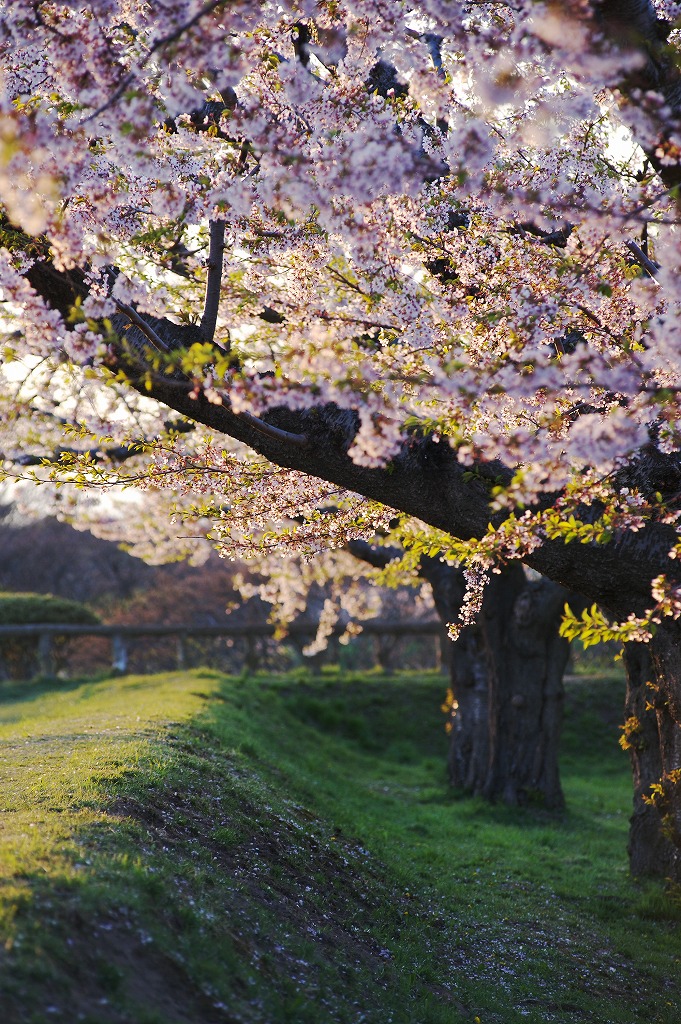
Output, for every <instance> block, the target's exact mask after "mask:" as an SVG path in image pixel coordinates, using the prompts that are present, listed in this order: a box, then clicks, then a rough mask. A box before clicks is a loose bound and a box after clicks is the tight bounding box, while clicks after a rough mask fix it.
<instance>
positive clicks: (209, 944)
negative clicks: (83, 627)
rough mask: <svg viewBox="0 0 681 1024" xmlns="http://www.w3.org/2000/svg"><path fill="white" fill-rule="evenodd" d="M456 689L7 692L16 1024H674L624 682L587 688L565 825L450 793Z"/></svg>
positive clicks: (0, 867)
mask: <svg viewBox="0 0 681 1024" xmlns="http://www.w3.org/2000/svg"><path fill="white" fill-rule="evenodd" d="M442 691H443V684H442V680H441V679H440V678H437V677H435V676H431V677H424V678H422V679H415V678H407V677H400V676H398V677H394V678H390V679H388V678H386V677H382V676H371V675H369V676H365V677H363V678H360V677H355V678H352V677H346V678H340V677H335V676H333V675H328V676H325V677H322V678H321V679H317V680H310V679H306V678H305V677H300V678H297V679H296V678H294V677H279V678H277V679H266V678H257V679H253V680H248V681H239V680H234V679H231V680H228V679H224V678H222V677H220V676H219V675H218V674H216V673H212V672H194V673H187V674H170V675H164V676H157V677H143V678H134V677H133V678H127V679H123V680H104V681H102V682H99V683H86V684H82V685H76V684H70V685H67V686H64V685H62V686H61V687H60V688H59V689H54V688H53V689H50V688H46V687H42V688H41V687H35V686H34V687H30V688H25V689H23V690H18V689H15V690H13V691H12V690H7V689H5V691H4V692H3V694H2V696H3V698H4V699H3V703H2V704H0V742H1V744H2V746H1V747H0V794H1V796H0V800H1V801H2V805H1V810H0V1021H2V1022H3V1024H38V1022H39V1024H43V1022H48V1021H68V1022H69V1024H70V1022H72V1021H78V1020H81V1021H86V1022H90V1024H109V1022H111V1024H114V1022H116V1024H124V1022H125V1024H154V1022H156V1024H185V1022H186V1024H212V1022H215V1024H220V1022H223V1024H230V1022H232V1024H236V1022H244V1024H256V1022H257V1024H264V1022H268V1024H285V1022H289V1021H290V1022H296V1024H305V1022H310V1024H312V1022H315V1024H324V1022H326V1021H328V1022H332V1021H333V1022H348V1024H350V1022H352V1024H360V1022H372V1024H419V1022H422V1024H438V1022H445V1021H446V1022H447V1024H456V1022H459V1021H460V1022H471V1024H473V1022H474V1021H476V1020H477V1019H479V1020H480V1021H481V1022H482V1024H492V1022H499V1024H513V1022H516V1021H518V1022H519V1021H531V1022H544V1021H549V1020H556V1021H564V1022H568V1021H569V1022H582V1021H587V1022H594V1024H595V1022H602V1024H619V1022H621V1024H634V1022H636V1024H639V1022H640V1021H642V1020H644V1021H646V1022H648V1024H677V1022H678V1020H679V1018H680V1017H681V991H680V989H679V981H678V979H679V974H680V972H679V967H680V966H681V933H680V931H679V924H678V918H679V917H681V914H678V913H677V908H675V907H674V906H673V905H671V904H670V903H669V901H668V900H665V899H664V898H662V897H661V896H660V893H659V891H656V890H653V889H651V890H641V889H639V888H638V887H635V886H634V885H633V884H632V883H631V882H630V881H629V879H628V877H627V869H626V851H625V846H626V828H627V816H628V811H629V804H630V789H629V780H628V770H627V763H626V758H625V757H624V755H622V754H621V752H620V751H619V749H618V747H617V744H616V737H617V728H616V723H617V721H618V719H619V717H620V714H619V704H620V703H621V683H619V682H618V681H617V680H608V679H605V680H600V681H592V682H589V683H587V682H579V681H575V682H574V683H573V684H572V685H571V687H570V691H569V696H570V705H571V707H570V715H569V720H570V726H569V729H568V730H567V734H566V740H565V757H564V782H565V788H566V793H567V797H568V806H569V809H568V812H567V813H566V814H565V815H564V816H562V817H556V816H551V815H548V814H545V813H543V812H542V811H540V810H536V809H525V810H522V811H511V810H509V809H507V808H503V807H495V808H490V807H488V806H486V805H484V804H482V803H480V802H478V801H475V800H460V799H456V798H455V796H453V795H452V794H451V793H450V792H449V791H448V789H447V787H446V785H445V780H444V769H443V763H444V756H445V738H444V732H443V729H442V721H441V716H440V715H439V713H438V705H439V703H440V701H441V698H442Z"/></svg>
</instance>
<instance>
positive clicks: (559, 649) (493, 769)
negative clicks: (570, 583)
mask: <svg viewBox="0 0 681 1024" xmlns="http://www.w3.org/2000/svg"><path fill="white" fill-rule="evenodd" d="M443 568H444V569H447V568H448V567H446V566H444V567H443ZM443 575H444V574H443ZM449 575H450V576H451V577H452V578H451V579H450V580H446V579H442V580H441V581H437V580H436V581H434V582H431V585H432V586H433V594H434V596H435V601H436V605H438V611H439V612H440V614H441V615H442V616H443V617H444V616H445V615H447V616H448V618H449V621H452V619H453V618H455V617H456V615H452V614H451V613H452V612H453V611H454V610H455V607H454V606H455V605H456V604H457V603H458V605H459V606H460V602H461V599H462V597H463V593H462V591H463V584H462V581H460V580H459V579H457V578H456V577H457V576H458V577H460V575H461V574H460V573H457V572H456V570H451V569H450V570H449ZM457 590H458V591H460V594H459V595H457ZM457 596H458V602H457ZM566 596H567V592H566V591H565V590H564V588H563V587H561V586H559V585H558V584H555V583H551V582H550V581H549V580H543V579H542V580H537V581H530V580H528V579H527V578H526V576H525V573H524V572H523V569H522V567H521V566H520V565H514V566H510V567H508V568H507V569H505V570H504V572H503V573H501V574H500V575H499V576H493V577H492V580H491V581H490V583H489V585H488V587H487V590H486V593H485V598H484V600H483V606H482V610H481V613H480V617H479V621H478V622H477V623H476V624H475V625H473V626H470V627H468V628H467V629H466V630H464V632H463V633H462V635H461V637H460V638H459V640H457V642H456V647H455V651H454V656H453V658H452V672H451V680H452V695H453V698H454V705H453V706H452V718H451V727H452V728H451V743H450V752H449V762H448V766H449V777H450V781H451V783H452V785H453V786H456V787H458V788H461V789H464V790H466V791H467V792H470V793H474V794H477V795H480V796H482V797H484V798H485V799H487V800H492V801H494V800H502V801H503V802H504V803H507V804H511V805H518V804H526V803H529V802H538V803H541V804H542V805H543V806H545V807H549V808H560V807H562V806H563V804H564V798H563V791H562V788H561V784H560V773H559V768H558V752H559V744H560V734H561V730H562V723H563V673H564V671H565V666H566V664H567V659H568V654H569V643H568V641H567V640H564V639H563V638H562V637H560V636H559V634H558V627H559V625H560V621H561V613H562V609H563V605H564V603H565V599H566ZM448 605H449V607H448V608H447V606H448ZM440 609H441V610H440Z"/></svg>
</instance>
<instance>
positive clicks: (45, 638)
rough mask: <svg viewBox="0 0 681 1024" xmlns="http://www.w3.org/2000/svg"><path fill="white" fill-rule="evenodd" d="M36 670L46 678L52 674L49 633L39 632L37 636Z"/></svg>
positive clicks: (52, 662) (50, 636)
mask: <svg viewBox="0 0 681 1024" xmlns="http://www.w3.org/2000/svg"><path fill="white" fill-rule="evenodd" d="M38 671H39V672H40V675H41V676H45V677H46V678H47V679H51V678H52V677H53V676H54V658H53V657H52V634H51V633H41V634H40V635H39V637H38Z"/></svg>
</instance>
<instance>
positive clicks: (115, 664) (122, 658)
mask: <svg viewBox="0 0 681 1024" xmlns="http://www.w3.org/2000/svg"><path fill="white" fill-rule="evenodd" d="M111 668H112V669H113V671H114V672H116V673H118V674H119V675H125V673H126V672H127V669H128V648H127V646H126V643H125V639H124V637H123V636H122V634H121V633H114V635H113V636H112V637H111Z"/></svg>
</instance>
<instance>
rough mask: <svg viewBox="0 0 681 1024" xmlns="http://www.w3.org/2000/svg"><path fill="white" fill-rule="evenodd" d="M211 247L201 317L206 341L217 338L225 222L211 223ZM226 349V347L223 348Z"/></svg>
mask: <svg viewBox="0 0 681 1024" xmlns="http://www.w3.org/2000/svg"><path fill="white" fill-rule="evenodd" d="M209 230H210V247H209V250H208V273H207V275H206V297H205V300H204V304H203V316H202V317H201V334H202V335H203V338H204V340H205V341H212V340H213V338H214V337H215V327H216V324H217V321H218V310H219V308H220V286H221V285H222V257H223V250H224V247H225V222H224V220H212V221H211V222H210V228H209ZM223 347H224V346H223Z"/></svg>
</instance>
